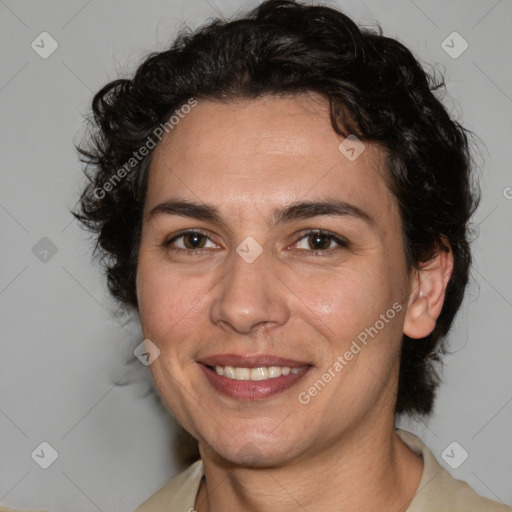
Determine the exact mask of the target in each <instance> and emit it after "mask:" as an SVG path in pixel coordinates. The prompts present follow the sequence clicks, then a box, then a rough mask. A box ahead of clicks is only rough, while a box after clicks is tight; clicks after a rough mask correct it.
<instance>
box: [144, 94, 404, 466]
mask: <svg viewBox="0 0 512 512" xmlns="http://www.w3.org/2000/svg"><path fill="white" fill-rule="evenodd" d="M342 141H343V138H342V137H340V136H339V135H337V134H336V133H335V132H334V131H333V129H332V127H331V123H330V119H329V115H328V105H327V102H326V101H325V100H323V99H321V98H319V97H318V96H313V95H307V96H306V95H302V96H294V97H290V98H284V99H283V98H275V97H266V98H261V99H258V100H254V101H240V102H237V103H231V104H228V105H227V104H221V103H216V102H211V101H200V102H199V103H198V105H197V106H196V107H195V108H193V109H192V110H191V112H190V113H189V114H187V115H186V117H185V118H184V119H182V120H181V121H180V122H179V124H178V125H177V126H176V127H175V128H174V129H173V130H172V131H171V132H170V133H169V135H168V136H167V138H165V139H164V140H163V141H162V142H161V143H160V145H159V146H158V147H157V148H156V149H155V153H154V155H153V161H152V166H151V169H150V174H149V182H148V189H147V197H146V205H145V210H144V222H143V231H142V239H141V244H140V253H139V260H138V273H137V293H138V301H139V310H140V317H141V322H142V327H143V333H144V337H145V338H147V339H149V340H151V341H152V342H153V343H154V344H155V345H156V346H157V347H158V348H159V350H160V355H159V357H157V359H156V360H155V361H154V362H153V363H152V364H151V366H150V369H151V372H152V375H153V378H154V381H155V384H156V387H157V389H158V391H159V393H160V395H161V396H162V398H163V400H164V401H165V403H166V404H167V406H168V407H169V409H170V410H171V411H172V412H173V414H174V415H175V417H176V418H177V419H178V421H179V422H180V423H181V424H182V425H183V426H184V427H185V428H186V429H187V430H188V431H189V432H190V433H191V434H192V435H193V436H195V437H196V438H197V439H198V440H199V441H200V443H201V444H202V450H203V456H204V454H207V453H210V454H213V453H215V454H217V455H220V456H221V457H222V458H224V459H227V460H228V461H230V462H231V463H235V464H244V463H253V464H261V465H270V464H278V465H279V464H289V463H291V462H292V461H298V460H301V459H302V460H306V459H308V458H311V457H313V456H315V455H318V454H319V453H321V452H322V451H323V450H327V449H328V448H329V447H330V446H332V444H333V443H335V442H336V441H340V440H342V439H343V438H344V437H346V436H349V435H352V434H354V433H355V432H362V431H363V430H364V431H365V432H367V433H369V432H371V431H372V429H376V428H379V422H382V421H383V420H384V419H385V420H388V419H389V417H390V416H392V415H393V407H394V400H395V394H396V381H397V374H398V366H399V348H400V341H401V336H402V328H403V323H404V311H405V306H404V308H403V310H402V305H401V304H402V303H404V300H406V299H407V296H408V293H409V291H410V287H411V279H410V276H409V274H408V272H407V267H406V263H405V257H404V247H403V240H402V238H401V229H400V219H399V213H398V208H397V204H396V200H395V198H394V197H393V195H392V194H391V192H390V191H389V190H388V188H387V186H386V184H385V177H384V176H385V170H384V168H383V155H382V152H381V151H380V150H379V149H378V148H377V147H376V146H374V145H372V144H367V143H366V144H365V147H364V151H363V152H362V153H361V154H360V155H359V156H358V153H359V152H360V150H361V149H363V146H361V144H362V143H361V142H358V141H357V140H356V141H355V142H354V141H350V140H346V141H345V143H344V144H343V145H342V146H341V149H339V148H338V146H339V145H340V143H341V142H342ZM352 149H353V151H352ZM185 202H186V203H188V204H184V203H185ZM302 203H304V204H302ZM306 203H308V204H309V206H308V204H306ZM316 203H322V204H323V206H320V205H318V204H317V205H316V206H315V204H316ZM327 203H329V205H330V206H327V205H326V204H327ZM292 206H294V208H291V207H292ZM365 336H366V338H365ZM363 340H364V342H363ZM353 342H355V343H356V344H357V346H358V347H359V350H358V349H357V348H356V345H354V343H353ZM350 354H352V356H350ZM336 362H338V364H336ZM215 366H217V367H218V368H217V370H216V369H215ZM221 374H223V375H221ZM329 377H330V378H329Z"/></svg>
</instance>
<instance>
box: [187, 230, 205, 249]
mask: <svg viewBox="0 0 512 512" xmlns="http://www.w3.org/2000/svg"><path fill="white" fill-rule="evenodd" d="M183 245H184V246H185V247H186V248H187V249H202V248H203V247H204V246H205V245H206V237H205V236H204V235H202V234H201V233H187V234H185V235H183Z"/></svg>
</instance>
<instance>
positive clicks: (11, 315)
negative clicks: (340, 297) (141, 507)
mask: <svg viewBox="0 0 512 512" xmlns="http://www.w3.org/2000/svg"><path fill="white" fill-rule="evenodd" d="M256 3H257V2H255V1H235V0H215V4H214V3H213V0H173V1H170V0H150V1H142V0H139V1H134V0H131V1H113V0H110V1H99V0H89V1H86V0H73V1H67V2H63V1H61V2H58V1H49V0H44V1H43V0H37V1H36V0H23V1H22V0H17V1H15V0H0V26H1V32H0V34H1V35H0V52H1V75H0V109H1V110H0V114H1V121H2V122H1V125H0V130H1V133H0V148H1V155H2V158H1V166H2V172H1V188H0V221H1V225H2V265H1V272H0V306H1V316H2V318H1V320H2V321H1V340H2V357H1V362H0V365H1V366H0V379H1V403H0V428H1V433H2V437H1V464H0V467H1V470H0V503H2V504H10V505H11V506H16V507H20V508H28V507H41V508H43V507H44V508H48V509H50V510H52V511H55V512H61V511H62V512H64V511H69V510H75V511H77V510H80V511H84V512H85V511H97V510H100V511H104V512H110V511H121V510H123V511H126V510H131V509H133V508H134V507H135V506H136V505H137V504H138V503H140V502H141V501H142V500H143V499H145V498H146V497H147V496H148V495H150V494H151V493H152V492H154V491H155V490H156V489H157V488H158V487H160V486H161V485H162V484H163V483H164V482H165V481H167V480H168V479H169V478H170V477H171V476H172V475H173V474H174V473H175V472H176V466H175V465H174V464H173V456H172V445H171V441H172V432H171V431H172V428H171V421H170V420H169V419H168V416H167V414H166V413H165V412H163V411H162V409H161V407H160V406H159V405H158V403H157V401H156V400H154V399H153V398H152V396H151V395H148V394H147V391H148V389H149V380H148V372H147V369H146V368H145V367H144V366H143V365H142V364H140V363H139V362H138V361H137V360H135V362H132V363H129V362H128V360H129V359H130V354H131V350H133V347H134V346H135V345H136V344H137V343H138V342H140V340H141V338H140V330H139V327H138V325H137V322H136V321H134V322H131V323H130V322H128V323H122V319H120V318H118V317H116V316H115V315H114V314H113V312H114V310H115V304H114V303H113V302H112V300H111V299H110V298H109V296H108V294H107V293H106V291H105V285H104V283H103V280H102V277H101V275H100V272H99V271H98V269H97V268H95V267H94V266H93V265H91V262H90V246H89V245H88V243H87V240H86V236H85V235H84V233H83V232H81V231H80V230H79V229H78V227H77V225H76V224H75V223H74V222H73V221H72V218H71V216H70V214H69V213H68V208H71V207H73V206H74V204H75V202H76V200H77V197H78V191H79V189H80V186H81V185H82V183H83V177H82V174H81V171H80V168H79V166H78V163H77V158H76V154H75V151H74V147H73V142H78V141H79V140H80V136H81V135H80V134H81V133H82V132H81V131H82V118H81V114H83V113H86V112H87V111H88V108H89V105H90V100H91V97H92V93H93V92H95V91H96V90H98V89H99V88H100V87H101V86H102V85H103V84H105V83H106V82H107V81H108V80H111V79H114V78H116V77H117V76H118V75H122V76H126V75H127V74H128V73H130V72H132V71H133V70H134V69H135V68H136V66H137V64H138V63H139V62H140V59H141V58H142V57H143V56H145V55H146V54H147V53H148V52H149V51H151V50H155V49H164V48H165V46H166V45H167V44H168V42H169V41H170V40H171V39H172V38H173V37H174V35H175V34H176V30H177V29H178V28H179V27H181V26H182V25H183V23H184V22H186V23H187V24H188V25H190V26H192V27H197V26H198V25H199V24H201V23H203V22H204V21H206V19H208V18H211V17H213V16H217V15H218V13H219V12H220V13H221V14H223V15H224V16H230V15H231V14H232V13H233V12H235V10H237V9H240V8H244V7H254V6H255V5H256ZM331 4H332V5H338V6H340V7H341V8H342V9H343V10H344V11H345V12H346V13H347V14H349V15H351V16H353V17H354V18H355V19H356V20H357V21H358V22H360V23H363V24H365V25H372V24H373V23H374V21H375V20H377V21H379V22H380V23H381V25H382V27H383V29H384V32H385V34H386V35H390V36H393V37H397V38H399V39H400V40H401V41H402V42H404V43H405V44H406V45H408V46H409V47H410V48H411V49H412V50H413V51H414V52H415V53H416V54H417V55H418V56H419V57H420V58H421V59H422V60H423V61H426V62H431V63H439V64H440V65H441V69H443V67H444V71H445V74H446V80H447V85H448V91H449V94H450V95H451V98H452V99H448V100H447V105H448V106H449V108H450V109H451V110H452V111H453V112H454V113H455V114H456V115H457V116H461V117H462V118H463V120H464V123H465V125H466V126H467V127H468V128H470V129H472V130H474V131H475V132H476V133H477V134H478V135H479V136H480V137H481V138H482V139H483V141H484V143H485V146H484V147H483V159H482V160H483V165H482V175H483V201H482V204H481V206H480V208H479V210H478V212H477V216H476V217H477V218H476V220H477V223H478V224H479V229H480V236H479V238H478V240H477V242H476V243H475V246H474V247H475V256H476V265H475V267H474V270H473V282H472V285H471V287H470V289H469V295H468V298H467V300H466V301H465V304H464V308H463V311H462V312H461V314H460V315H459V317H458V319H457V325H456V328H455V330H454V331H453V332H452V334H451V336H450V340H451V347H452V349H453V354H452V355H450V356H449V357H447V359H446V363H447V364H446V369H445V374H444V375H445V377H444V378H445V382H444V384H443V386H442V387H441V389H440V391H439V398H438V401H437V406H436V410H435V414H434V415H433V416H432V418H431V419H430V420H429V421H428V423H413V424H410V425H409V424H406V423H402V425H404V426H407V427H408V428H410V429H412V430H414V432H416V433H418V434H419V435H420V436H421V437H422V438H423V439H424V440H425V441H426V442H427V444H428V445H429V446H430V447H431V449H432V450H433V452H434V453H435V454H436V456H437V457H438V459H439V460H440V461H441V463H442V464H443V465H445V466H446V464H445V463H444V462H443V461H442V459H441V453H442V451H443V450H444V449H445V448H446V447H447V446H448V445H449V444H450V443H451V442H452V441H454V440H455V441H457V442H458V443H460V445H461V446H463V447H464V448H465V449H466V450H467V451H468V452H469V458H468V459H467V460H466V461H465V462H464V463H463V464H462V465H461V466H460V467H459V468H458V469H456V470H451V472H452V474H453V475H454V476H455V477H457V478H461V479H464V480H467V481H468V482H469V483H470V484H471V485H472V486H473V487H474V488H475V489H476V490H477V491H478V492H479V493H481V494H483V495H485V496H489V497H491V498H493V499H496V500H502V501H504V502H507V503H512V429H511V425H512V375H511V373H512V372H511V371H510V368H511V361H512V343H511V334H510V333H511V328H512V322H511V317H512V309H511V308H512V294H511V291H510V290H511V288H512V274H511V272H510V267H509V265H510V254H511V253H512V251H511V249H512V247H511V246H512V239H511V234H512V233H511V229H510V225H511V222H510V221H511V214H512V200H511V199H507V197H506V196H508V197H509V198H510V197H511V196H512V189H510V188H507V187H512V175H511V169H510V161H511V146H512V145H511V143H510V117H511V114H512V99H511V96H512V75H511V67H510V53H511V52H510V50H511V43H512V30H511V28H512V27H511V20H512V2H511V1H510V0H500V1H497V0H478V1H477V0H473V1H463V0H458V1H450V2H447V1H446V0H435V1H427V0H415V1H414V2H413V1H408V0H393V1H390V0H388V1H385V2H382V1H378V0H369V1H366V2H361V1H357V2H356V1H343V0H339V1H338V2H335V1H332V2H331ZM43 31H47V32H49V33H50V34H51V35H52V36H53V38H55V39H56V40H57V42H58V44H59V47H58V49H57V50H56V51H55V53H53V54H52V55H51V56H50V57H49V58H48V59H46V60H44V59H42V58H41V57H40V56H39V55H38V54H37V53H36V52H35V51H34V50H32V48H31V43H32V41H33V40H34V39H36V37H37V36H38V35H39V34H40V33H41V32H43ZM453 31H457V32H459V33H460V34H461V35H462V36H463V38H464V39H465V40H466V41H467V42H468V44H469V48H468V49H467V50H466V51H465V53H463V54H462V55H461V56H460V57H459V58H457V59H453V58H451V57H450V56H448V55H447V53H445V51H444V50H443V49H442V47H441V42H442V41H443V40H444V39H445V38H446V37H447V36H448V35H449V34H450V33H451V32H453ZM42 237H48V238H49V239H50V240H51V241H52V242H53V244H55V246H56V247H57V253H56V254H55V255H54V256H53V257H51V258H50V259H49V260H48V261H47V262H46V263H44V262H42V261H40V260H39V259H38V258H36V256H35V255H34V254H33V252H32V247H33V246H34V245H35V244H36V243H37V242H38V241H39V240H40V239H41V238H42ZM42 441H47V442H49V443H50V444H51V445H52V446H53V447H54V448H55V449H56V450H57V452H58V454H59V457H58V459H57V460H56V461H55V463H54V464H53V465H52V466H51V467H50V468H48V469H46V470H44V469H41V468H40V467H39V466H38V465H36V463H35V462H34V460H32V458H31V453H32V451H33V450H34V449H35V448H36V447H37V446H38V445H39V444H40V443H41V442H42ZM446 467H447V468H448V466H446ZM448 469H449V468H448Z"/></svg>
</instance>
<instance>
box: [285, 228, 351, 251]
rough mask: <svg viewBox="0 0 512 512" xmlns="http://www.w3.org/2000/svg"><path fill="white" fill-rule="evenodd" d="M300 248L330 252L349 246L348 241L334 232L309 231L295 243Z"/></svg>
mask: <svg viewBox="0 0 512 512" xmlns="http://www.w3.org/2000/svg"><path fill="white" fill-rule="evenodd" d="M295 245H296V247H297V248H298V249H301V250H303V251H306V252H311V253H315V252H326V253H327V252H328V253H331V252H332V251H334V250H336V249H342V248H346V247H348V242H347V241H346V240H344V239H343V238H340V237H339V236H336V235H334V234H333V233H329V232H323V231H309V232H307V233H304V235H303V236H302V237H301V238H300V239H299V240H297V242H296V243H295Z"/></svg>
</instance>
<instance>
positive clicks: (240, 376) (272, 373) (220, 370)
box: [215, 365, 304, 380]
mask: <svg viewBox="0 0 512 512" xmlns="http://www.w3.org/2000/svg"><path fill="white" fill-rule="evenodd" d="M303 369H304V367H302V368H290V367H289V366H269V367H266V366H258V367H257V368H240V367H238V366H236V367H233V366H218V365H217V366H215V372H216V373H217V375H221V376H224V377H227V378H228V379H234V380H266V379H275V378H276V377H281V375H289V374H290V373H292V374H297V373H299V372H301V371H302V370H303Z"/></svg>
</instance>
